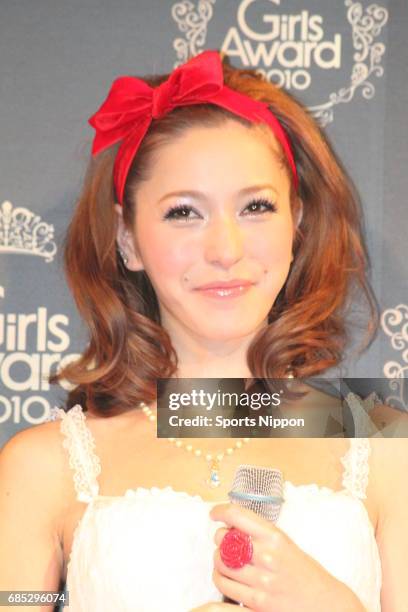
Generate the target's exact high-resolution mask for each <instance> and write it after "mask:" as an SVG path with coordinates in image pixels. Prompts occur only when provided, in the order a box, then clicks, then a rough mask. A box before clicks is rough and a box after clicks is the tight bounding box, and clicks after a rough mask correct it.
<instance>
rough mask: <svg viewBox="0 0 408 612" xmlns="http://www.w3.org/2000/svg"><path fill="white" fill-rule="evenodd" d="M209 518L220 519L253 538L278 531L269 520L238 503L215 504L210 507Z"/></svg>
mask: <svg viewBox="0 0 408 612" xmlns="http://www.w3.org/2000/svg"><path fill="white" fill-rule="evenodd" d="M210 518H211V519H212V520H214V521H222V522H224V523H226V524H227V525H228V526H229V527H236V528H237V529H240V530H241V531H243V532H244V533H247V534H249V535H251V536H252V537H254V538H265V536H268V535H270V534H272V533H275V532H277V531H280V529H279V528H278V527H276V526H275V525H274V524H273V523H272V522H271V521H268V520H266V519H264V518H262V517H261V516H258V515H257V514H255V512H253V511H252V510H248V508H243V507H242V506H238V504H217V505H216V506H214V508H212V509H211V512H210Z"/></svg>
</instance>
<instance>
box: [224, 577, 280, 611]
mask: <svg viewBox="0 0 408 612" xmlns="http://www.w3.org/2000/svg"><path fill="white" fill-rule="evenodd" d="M213 582H214V584H215V586H216V587H217V589H218V590H219V591H221V593H223V594H224V595H226V596H227V597H229V598H230V599H233V600H234V601H237V602H239V603H243V604H244V606H247V607H248V608H249V609H250V610H256V611H257V612H264V611H265V612H266V611H267V610H271V609H272V598H271V596H270V595H269V594H268V593H267V592H266V591H264V590H262V589H255V588H253V587H251V586H248V585H246V584H241V583H240V582H236V581H235V580H232V579H231V578H227V577H226V576H223V575H222V574H220V572H219V571H218V570H217V569H215V568H214V571H213ZM241 609H242V608H241ZM244 609H245V608H244Z"/></svg>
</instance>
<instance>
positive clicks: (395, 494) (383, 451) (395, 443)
mask: <svg viewBox="0 0 408 612" xmlns="http://www.w3.org/2000/svg"><path fill="white" fill-rule="evenodd" d="M405 427H406V425H405ZM370 446H371V456H370V464H371V468H370V471H371V473H372V475H373V478H372V479H370V480H371V481H372V482H373V483H374V489H375V495H376V497H377V503H378V509H379V514H380V516H383V517H384V515H385V514H389V513H390V512H392V511H393V510H392V508H393V506H399V507H401V503H402V496H404V497H405V499H406V503H405V502H404V504H403V505H404V506H405V507H406V505H407V504H408V487H407V486H406V481H407V474H408V439H407V438H402V437H398V438H379V437H378V438H370Z"/></svg>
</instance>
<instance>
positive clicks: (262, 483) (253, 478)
mask: <svg viewBox="0 0 408 612" xmlns="http://www.w3.org/2000/svg"><path fill="white" fill-rule="evenodd" d="M228 496H229V498H230V501H231V503H232V504H239V505H240V506H242V507H243V508H248V509H249V510H252V512H255V514H258V516H261V517H262V518H264V519H266V520H268V521H272V522H273V523H276V521H277V520H278V517H279V514H280V511H281V506H282V503H283V501H284V499H283V476H282V472H281V471H280V470H278V469H275V468H267V467H262V466H258V465H240V466H239V467H238V469H237V471H236V473H235V477H234V482H233V484H232V489H231V491H230V492H229V493H228ZM223 601H224V602H226V603H232V604H237V605H239V606H242V605H243V604H241V603H238V602H236V601H234V600H233V599H230V598H229V597H226V596H225V595H224V597H223Z"/></svg>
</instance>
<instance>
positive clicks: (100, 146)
mask: <svg viewBox="0 0 408 612" xmlns="http://www.w3.org/2000/svg"><path fill="white" fill-rule="evenodd" d="M202 103H212V104H216V105H218V106H221V107H223V108H225V109H227V110H229V111H231V112H233V113H234V114H236V115H239V116H241V117H243V118H245V119H248V120H249V121H253V122H261V121H262V122H266V123H268V124H269V125H270V127H271V128H272V131H273V133H274V134H275V136H276V137H277V139H278V140H279V142H280V143H281V145H282V147H283V149H284V151H285V154H286V156H287V158H288V160H289V163H290V166H291V168H292V172H293V177H294V181H295V187H297V180H298V179H297V173H296V166H295V162H294V158H293V154H292V150H291V147H290V144H289V140H288V138H287V136H286V134H285V132H284V130H283V128H282V126H281V125H280V123H279V121H278V119H277V118H276V117H275V115H274V114H273V113H272V112H271V111H270V110H269V108H268V105H267V104H265V103H264V102H260V101H257V100H253V99H252V98H250V97H249V96H246V95H244V94H241V93H239V92H237V91H235V90H233V89H231V88H229V87H227V86H226V85H224V79H223V70H222V62H221V58H220V55H219V53H218V51H203V52H202V53H200V54H199V55H196V56H195V57H193V58H192V59H190V60H189V61H188V62H186V63H185V64H183V65H181V66H178V67H177V68H176V69H175V70H173V72H172V73H171V74H170V76H169V77H168V79H167V80H166V81H165V82H164V83H162V84H161V85H159V86H157V87H150V85H148V84H147V83H145V82H144V81H142V80H141V79H138V78H137V77H130V76H123V77H119V78H118V79H116V80H115V81H114V82H113V84H112V87H111V89H110V91H109V94H108V96H107V98H106V100H105V101H104V102H103V104H102V106H101V107H100V109H99V110H98V111H97V112H96V113H95V114H94V115H92V117H91V118H90V119H89V123H90V125H91V126H92V127H93V128H94V129H95V131H96V134H95V138H94V141H93V145H92V155H96V154H98V153H99V152H100V151H103V150H104V149H106V148H108V147H110V146H111V145H113V144H115V143H116V142H119V141H122V144H121V146H120V147H119V150H118V152H117V155H116V159H115V165H114V171H113V178H114V184H115V189H116V195H117V198H118V201H119V202H120V203H121V204H122V202H123V191H124V187H125V182H126V177H127V175H128V172H129V168H130V166H131V163H132V161H133V159H134V157H135V155H136V152H137V150H138V148H139V145H140V143H141V141H142V140H143V138H144V136H145V134H146V132H147V130H148V128H149V126H150V123H151V121H152V119H159V118H160V117H163V115H166V114H167V113H169V112H170V111H171V110H173V109H174V108H176V107H177V106H187V105H190V104H202Z"/></svg>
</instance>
